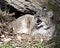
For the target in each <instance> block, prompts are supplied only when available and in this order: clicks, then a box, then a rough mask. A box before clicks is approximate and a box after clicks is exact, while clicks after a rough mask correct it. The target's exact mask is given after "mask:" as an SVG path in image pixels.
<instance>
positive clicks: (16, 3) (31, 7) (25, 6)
mask: <svg viewBox="0 0 60 48" xmlns="http://www.w3.org/2000/svg"><path fill="white" fill-rule="evenodd" d="M6 1H7V3H8V4H9V5H11V6H13V7H14V8H15V9H17V10H18V11H20V12H29V11H30V12H31V11H32V12H33V13H34V12H36V11H37V7H36V5H35V4H33V2H32V1H31V0H27V1H26V0H22V1H21V0H6Z"/></svg>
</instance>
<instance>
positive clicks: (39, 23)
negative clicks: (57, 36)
mask: <svg viewBox="0 0 60 48" xmlns="http://www.w3.org/2000/svg"><path fill="white" fill-rule="evenodd" d="M52 16H53V13H52V12H51V11H49V12H42V13H41V14H40V16H36V17H35V30H34V31H33V33H32V34H33V35H35V34H40V35H42V36H43V38H44V39H46V40H49V39H51V38H52V37H53V34H54V33H55V24H54V23H53V20H52V19H51V17H52Z"/></svg>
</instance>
